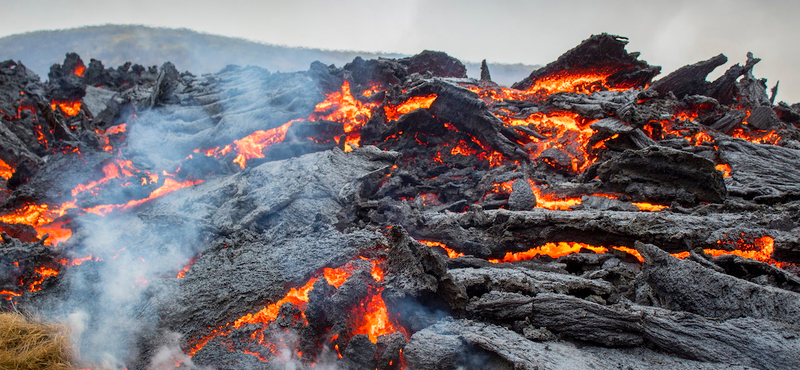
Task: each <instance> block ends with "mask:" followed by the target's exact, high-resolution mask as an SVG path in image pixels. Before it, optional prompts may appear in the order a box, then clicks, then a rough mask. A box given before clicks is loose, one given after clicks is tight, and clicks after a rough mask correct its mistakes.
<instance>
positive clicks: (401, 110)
mask: <svg viewBox="0 0 800 370" xmlns="http://www.w3.org/2000/svg"><path fill="white" fill-rule="evenodd" d="M436 98H437V95H436V94H430V95H425V96H412V97H410V98H408V100H406V101H404V102H403V103H401V104H400V105H387V106H385V107H383V111H384V113H386V119H388V120H389V121H396V120H397V119H398V118H400V116H402V115H404V114H406V113H408V112H411V111H413V110H416V109H420V108H430V107H431V104H433V101H434V100H436Z"/></svg>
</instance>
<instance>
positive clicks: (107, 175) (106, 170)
mask: <svg viewBox="0 0 800 370" xmlns="http://www.w3.org/2000/svg"><path fill="white" fill-rule="evenodd" d="M131 171H135V169H134V167H133V162H131V161H123V160H121V159H114V160H113V161H112V162H110V163H107V164H106V165H105V166H103V177H102V178H100V179H98V180H95V181H90V182H89V183H86V184H79V185H78V186H76V187H75V188H74V189H72V196H73V197H74V196H77V195H78V194H80V193H83V192H85V191H88V190H92V189H94V188H96V187H98V186H100V185H103V184H105V183H107V182H109V181H111V180H112V179H117V178H121V176H122V175H124V176H125V177H132V176H133V172H131Z"/></svg>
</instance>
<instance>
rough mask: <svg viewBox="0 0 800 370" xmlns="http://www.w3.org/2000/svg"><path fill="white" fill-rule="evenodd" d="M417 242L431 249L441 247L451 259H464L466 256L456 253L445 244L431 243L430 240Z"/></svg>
mask: <svg viewBox="0 0 800 370" xmlns="http://www.w3.org/2000/svg"><path fill="white" fill-rule="evenodd" d="M417 241H418V242H420V243H422V244H425V245H427V246H430V247H439V248H442V249H444V251H445V252H447V257H450V258H458V257H463V256H464V253H461V252H456V251H454V250H452V249H450V248H448V247H447V245H445V244H444V243H440V242H434V241H430V240H417Z"/></svg>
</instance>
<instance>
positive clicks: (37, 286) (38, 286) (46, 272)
mask: <svg viewBox="0 0 800 370" xmlns="http://www.w3.org/2000/svg"><path fill="white" fill-rule="evenodd" d="M58 272H59V271H58V270H56V269H52V268H49V267H45V266H41V267H39V268H37V269H36V270H34V273H36V274H38V275H39V278H38V279H36V280H35V281H33V282H31V285H30V288H29V290H30V291H31V292H38V291H40V290H42V283H44V280H45V279H47V278H49V277H51V276H56V275H58Z"/></svg>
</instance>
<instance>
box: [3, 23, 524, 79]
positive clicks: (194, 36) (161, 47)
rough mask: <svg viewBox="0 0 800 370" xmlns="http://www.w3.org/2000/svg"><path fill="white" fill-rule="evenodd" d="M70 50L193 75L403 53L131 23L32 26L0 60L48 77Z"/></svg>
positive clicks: (502, 73) (10, 40)
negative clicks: (16, 62) (61, 27)
mask: <svg viewBox="0 0 800 370" xmlns="http://www.w3.org/2000/svg"><path fill="white" fill-rule="evenodd" d="M420 51H422V50H420ZM445 51H446V50H445ZM68 52H76V53H78V54H79V55H80V56H81V58H82V59H83V60H84V62H86V63H87V64H88V63H89V60H90V59H92V58H94V59H97V60H100V61H102V62H103V65H105V66H106V67H116V66H119V65H121V64H123V63H125V62H127V61H130V62H132V63H138V64H141V65H144V66H152V65H161V64H162V63H164V62H166V61H170V62H172V63H173V64H175V66H176V67H178V69H179V70H181V71H190V72H192V73H195V74H202V73H210V72H217V71H219V70H220V69H222V68H223V67H225V66H226V65H229V64H237V65H241V66H246V65H254V66H259V67H263V68H266V69H267V70H269V71H270V72H278V71H281V72H293V71H302V70H307V69H308V67H309V65H310V64H311V62H313V61H315V60H319V61H321V62H323V63H325V64H335V65H336V66H339V67H341V66H343V65H344V64H345V63H348V62H350V61H352V60H353V58H355V57H356V56H361V57H362V58H364V59H374V58H378V57H383V58H401V57H404V56H406V55H403V54H391V53H371V52H359V51H337V50H322V49H311V48H299V47H289V46H280V45H274V44H264V43H258V42H254V41H249V40H245V39H241V38H234V37H225V36H218V35H211V34H206V33H199V32H195V31H191V30H188V29H171V28H154V27H146V26H134V25H104V26H91V27H81V28H73V29H66V30H57V31H36V32H29V33H24V34H19V35H12V36H7V37H3V38H0V61H3V60H8V59H14V60H19V61H22V63H23V64H24V65H25V66H26V67H28V68H29V69H32V70H33V71H34V72H36V73H37V74H39V76H40V77H42V79H47V73H48V72H49V71H50V66H51V65H53V64H55V63H61V62H63V60H64V55H65V54H66V53H68ZM464 64H466V66H467V70H468V74H469V75H470V76H471V77H476V78H477V77H479V76H480V64H479V63H468V62H464ZM536 68H537V66H530V65H523V64H492V63H489V70H490V71H491V74H492V77H493V79H494V80H495V81H496V82H498V83H500V84H503V85H510V84H512V83H513V82H516V81H519V80H521V79H523V78H525V77H526V76H527V75H528V74H530V72H531V71H532V70H534V69H536Z"/></svg>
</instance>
